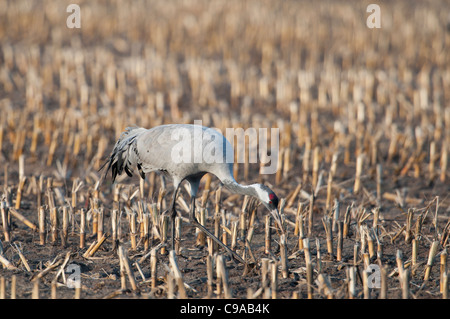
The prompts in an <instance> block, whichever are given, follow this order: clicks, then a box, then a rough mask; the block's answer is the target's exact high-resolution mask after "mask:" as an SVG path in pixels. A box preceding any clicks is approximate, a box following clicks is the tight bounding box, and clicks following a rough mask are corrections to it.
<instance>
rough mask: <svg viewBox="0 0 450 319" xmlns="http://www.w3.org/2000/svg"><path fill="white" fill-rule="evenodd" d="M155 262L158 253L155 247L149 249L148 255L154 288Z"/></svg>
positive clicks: (155, 276)
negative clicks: (149, 253)
mask: <svg viewBox="0 0 450 319" xmlns="http://www.w3.org/2000/svg"><path fill="white" fill-rule="evenodd" d="M157 263H158V254H157V251H156V249H155V248H153V249H152V250H151V255H150V272H151V277H152V289H155V288H156V280H157V267H156V266H157Z"/></svg>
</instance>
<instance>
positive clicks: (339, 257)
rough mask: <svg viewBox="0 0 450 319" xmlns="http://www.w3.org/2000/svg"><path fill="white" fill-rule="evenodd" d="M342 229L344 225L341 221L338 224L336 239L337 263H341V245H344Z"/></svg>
mask: <svg viewBox="0 0 450 319" xmlns="http://www.w3.org/2000/svg"><path fill="white" fill-rule="evenodd" d="M343 227H344V223H343V222H342V221H340V222H338V239H337V251H336V260H337V261H342V249H343V243H344V236H343Z"/></svg>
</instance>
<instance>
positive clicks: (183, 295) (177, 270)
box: [169, 250, 187, 299]
mask: <svg viewBox="0 0 450 319" xmlns="http://www.w3.org/2000/svg"><path fill="white" fill-rule="evenodd" d="M169 261H170V266H171V267H172V272H173V274H174V279H175V281H176V282H177V286H178V293H179V298H180V299H186V298H187V295H186V289H185V288H184V281H183V276H182V274H181V271H180V268H179V267H178V264H177V260H176V256H175V251H174V250H171V251H170V252H169Z"/></svg>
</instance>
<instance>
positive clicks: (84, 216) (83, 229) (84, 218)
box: [80, 208, 86, 248]
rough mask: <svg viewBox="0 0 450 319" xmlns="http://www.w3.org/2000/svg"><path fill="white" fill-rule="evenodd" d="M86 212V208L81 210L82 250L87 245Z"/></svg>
mask: <svg viewBox="0 0 450 319" xmlns="http://www.w3.org/2000/svg"><path fill="white" fill-rule="evenodd" d="M85 228H86V212H85V210H84V208H81V209H80V248H84V247H85V245H86V234H85Z"/></svg>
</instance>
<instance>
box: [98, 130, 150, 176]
mask: <svg viewBox="0 0 450 319" xmlns="http://www.w3.org/2000/svg"><path fill="white" fill-rule="evenodd" d="M144 131H145V129H143V128H140V127H127V128H126V129H125V131H124V132H123V133H122V134H121V135H120V137H119V139H118V140H117V142H116V145H115V146H114V149H113V150H112V152H111V155H110V156H109V158H108V159H107V160H106V162H105V163H104V164H103V165H102V167H100V169H99V171H101V170H102V169H103V168H105V167H106V170H105V171H104V174H102V178H101V181H103V179H105V178H106V175H107V174H108V171H109V170H111V176H112V182H113V183H114V181H115V180H116V177H117V175H121V174H122V173H123V171H125V173H127V175H128V176H130V177H131V176H133V173H132V172H133V166H134V165H136V163H135V160H134V158H135V157H134V156H130V155H132V154H133V155H135V154H136V138H137V137H138V136H139V135H140V134H141V133H142V132H144Z"/></svg>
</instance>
